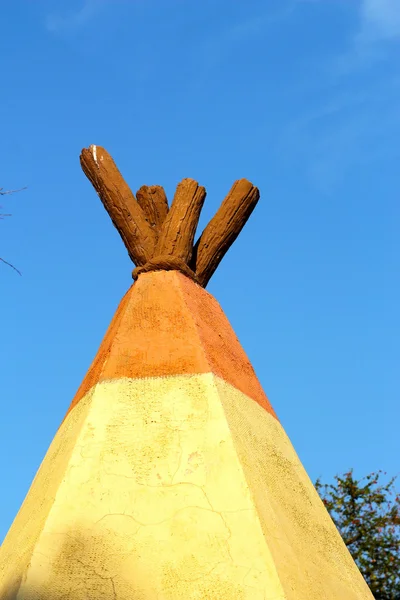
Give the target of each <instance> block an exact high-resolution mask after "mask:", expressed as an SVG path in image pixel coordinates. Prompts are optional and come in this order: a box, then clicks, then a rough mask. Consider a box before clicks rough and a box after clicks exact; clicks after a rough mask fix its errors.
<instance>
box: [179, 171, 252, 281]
mask: <svg viewBox="0 0 400 600" xmlns="http://www.w3.org/2000/svg"><path fill="white" fill-rule="evenodd" d="M259 198H260V192H259V191H258V189H257V188H256V187H255V186H254V185H253V184H252V183H250V181H247V179H239V180H238V181H235V183H234V184H233V186H232V188H231V190H230V192H229V194H228V195H227V196H226V197H225V199H224V200H223V202H222V204H221V206H220V208H219V209H218V211H217V213H216V214H215V216H214V217H213V218H212V219H211V221H210V222H209V224H208V225H207V227H206V228H205V229H204V231H203V233H202V234H201V236H200V238H199V239H198V241H197V243H196V245H195V247H194V249H193V255H192V259H191V261H190V263H189V266H190V268H191V269H192V270H193V271H194V272H195V273H196V275H197V278H198V281H199V283H200V285H202V286H203V287H206V285H207V283H208V282H209V280H210V278H211V277H212V275H213V273H214V272H215V270H216V269H217V267H218V265H219V263H220V262H221V260H222V259H223V257H224V256H225V254H226V253H227V251H228V250H229V248H230V246H231V245H232V244H233V242H234V241H235V240H236V238H237V236H238V235H239V233H240V232H241V230H242V229H243V227H244V225H245V223H246V221H247V219H248V218H249V217H250V215H251V213H252V212H253V210H254V208H255V206H256V204H257V202H258V200H259Z"/></svg>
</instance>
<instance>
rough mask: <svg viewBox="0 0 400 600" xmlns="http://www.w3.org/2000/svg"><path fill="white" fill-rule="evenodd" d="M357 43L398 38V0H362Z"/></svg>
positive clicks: (399, 22)
mask: <svg viewBox="0 0 400 600" xmlns="http://www.w3.org/2000/svg"><path fill="white" fill-rule="evenodd" d="M360 14H361V28H360V32H359V34H358V36H357V40H358V42H359V43H374V42H378V41H389V40H396V39H400V2H399V0H363V1H362V3H361V9H360Z"/></svg>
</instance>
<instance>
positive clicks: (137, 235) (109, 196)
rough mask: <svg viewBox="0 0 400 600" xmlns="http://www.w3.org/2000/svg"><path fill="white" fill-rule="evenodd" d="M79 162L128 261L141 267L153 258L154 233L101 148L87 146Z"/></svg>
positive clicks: (106, 153) (119, 174) (127, 187)
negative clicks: (123, 245)
mask: <svg viewBox="0 0 400 600" xmlns="http://www.w3.org/2000/svg"><path fill="white" fill-rule="evenodd" d="M80 161H81V166H82V169H83V172H84V173H85V175H86V176H87V178H88V179H89V180H90V182H91V183H92V185H93V187H94V188H95V190H96V192H97V194H98V195H99V197H100V200H101V201H102V203H103V205H104V208H105V209H106V211H107V212H108V214H109V215H110V218H111V220H112V222H113V223H114V225H115V227H116V228H117V230H118V232H119V234H120V236H121V238H122V240H123V242H124V244H125V246H126V248H127V250H128V253H129V256H130V258H131V259H132V261H133V262H134V263H135V264H136V265H137V266H141V265H144V264H145V263H146V262H147V261H148V260H149V259H150V258H151V257H152V256H153V253H154V247H155V243H156V233H155V231H154V229H153V228H152V227H151V226H150V224H149V223H148V222H147V220H146V217H145V214H144V212H143V210H142V209H141V208H140V206H139V204H138V203H137V202H136V199H135V197H134V195H133V193H132V191H131V190H130V188H129V186H128V184H127V183H126V182H125V180H124V178H123V177H122V175H121V173H120V172H119V170H118V168H117V166H116V164H115V163H114V161H113V159H112V158H111V156H110V155H109V154H108V152H107V151H106V150H105V149H104V148H102V147H101V146H90V147H89V148H85V149H84V150H82V153H81V156H80Z"/></svg>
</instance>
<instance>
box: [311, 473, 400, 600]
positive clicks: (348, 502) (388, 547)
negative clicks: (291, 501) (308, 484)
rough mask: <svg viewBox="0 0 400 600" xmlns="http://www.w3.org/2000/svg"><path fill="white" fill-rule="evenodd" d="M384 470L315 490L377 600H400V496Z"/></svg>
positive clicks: (341, 479)
mask: <svg viewBox="0 0 400 600" xmlns="http://www.w3.org/2000/svg"><path fill="white" fill-rule="evenodd" d="M382 475H386V473H383V472H382V471H378V473H371V474H370V475H367V476H366V477H363V478H362V479H360V480H357V479H355V478H354V476H353V471H352V470H351V471H349V472H348V473H345V474H344V475H343V476H339V475H337V476H336V477H335V482H334V483H332V484H323V483H321V480H320V479H318V480H317V482H316V484H315V487H316V489H317V491H318V493H319V495H320V496H321V498H322V501H323V503H324V504H325V506H326V508H327V509H328V512H329V514H330V515H331V517H332V519H333V521H334V523H335V525H336V527H337V528H338V530H339V533H340V535H341V536H342V538H343V540H344V542H345V544H346V546H347V547H348V549H349V551H350V553H351V555H352V556H353V558H354V560H355V562H356V564H357V565H358V568H359V569H360V571H361V573H362V574H363V576H364V579H365V580H366V582H367V584H368V585H369V587H370V589H371V592H372V594H373V595H374V597H375V599H376V600H400V495H399V494H398V493H396V490H395V480H396V477H394V478H392V479H391V480H390V481H389V482H388V483H386V484H384V483H381V482H380V481H379V479H380V478H381V477H382Z"/></svg>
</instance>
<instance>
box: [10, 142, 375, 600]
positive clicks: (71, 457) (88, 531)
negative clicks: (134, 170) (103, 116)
mask: <svg viewBox="0 0 400 600" xmlns="http://www.w3.org/2000/svg"><path fill="white" fill-rule="evenodd" d="M81 164H82V167H83V170H84V172H85V174H86V175H87V177H88V178H89V179H90V181H91V182H92V184H93V186H94V188H95V189H96V191H97V193H98V195H99V196H100V199H101V201H102V202H103V204H104V206H105V208H106V209H107V211H108V213H109V215H110V217H111V219H112V221H113V223H114V225H115V226H116V228H117V229H118V231H119V233H120V235H121V237H122V239H123V241H124V243H125V246H126V248H127V250H128V253H129V255H130V257H131V259H132V261H133V262H134V263H135V264H136V268H135V270H134V271H133V279H134V284H133V285H132V287H131V288H130V289H129V290H128V292H127V293H126V295H125V297H124V298H123V299H122V301H121V303H120V305H119V308H118V309H117V311H116V314H115V316H114V318H113V320H112V322H111V325H110V326H109V329H108V331H107V333H106V335H105V337H104V340H103V342H102V344H101V346H100V349H99V351H98V353H97V355H96V357H95V359H94V361H93V363H92V365H91V367H90V369H89V371H88V373H87V375H86V377H85V378H84V380H83V382H82V384H81V387H80V388H79V390H78V392H77V394H76V396H75V398H74V399H73V401H72V404H71V406H70V408H69V410H68V412H67V415H66V416H65V418H64V420H63V422H62V424H61V426H60V428H59V430H58V431H57V433H56V435H55V437H54V440H53V442H52V444H51V446H50V448H49V450H48V452H47V454H46V456H45V458H44V460H43V462H42V464H41V466H40V468H39V471H38V473H37V475H36V477H35V479H34V481H33V483H32V485H31V488H30V490H29V492H28V494H27V496H26V499H25V501H24V503H23V505H22V507H21V509H20V511H19V513H18V515H17V517H16V518H15V520H14V523H13V524H12V526H11V528H10V530H9V533H8V535H7V537H6V538H5V541H4V543H3V545H2V546H1V549H0V600H87V599H90V600H206V599H207V600H208V599H211V600H371V599H372V595H371V593H370V591H369V589H368V587H367V585H366V584H365V582H364V580H363V578H362V576H361V574H360V573H359V571H358V569H357V567H356V565H355V563H354V562H353V560H352V558H351V556H350V554H349V552H348V550H347V548H346V547H345V545H344V543H343V541H342V540H341V538H340V536H339V534H338V532H337V530H336V528H335V526H334V524H333V522H332V521H331V519H330V517H329V515H328V513H327V512H326V510H325V508H324V506H323V504H322V502H321V501H320V499H319V497H318V494H317V492H316V491H315V489H314V487H313V485H312V483H311V481H310V480H309V478H308V476H307V474H306V472H305V470H304V468H303V467H302V465H301V463H300V461H299V459H298V458H297V455H296V453H295V451H294V449H293V447H292V445H291V443H290V441H289V439H288V437H287V436H286V434H285V431H284V429H283V427H282V425H281V424H280V422H279V420H278V418H277V416H276V414H275V413H274V410H273V408H272V407H271V405H270V403H269V401H268V399H267V397H266V395H265V394H264V392H263V390H262V388H261V385H260V383H259V381H258V379H257V377H256V375H255V373H254V370H253V368H252V366H251V364H250V362H249V360H248V358H247V357H246V355H245V353H244V351H243V349H242V348H241V346H240V343H239V341H238V340H237V338H236V336H235V334H234V332H233V330H232V328H231V326H230V324H229V322H228V321H227V319H226V317H225V316H224V313H223V311H222V310H221V308H220V306H219V304H218V303H217V302H216V300H215V299H214V298H213V297H212V296H211V295H210V294H209V293H207V292H206V291H205V289H204V288H205V286H206V284H207V282H208V281H209V279H210V277H211V276H212V274H213V273H214V271H215V269H216V268H217V266H218V264H219V262H220V261H221V259H222V257H223V256H224V254H225V253H226V251H227V250H228V248H229V246H230V245H231V244H232V242H233V241H234V240H235V239H236V237H237V235H238V234H239V232H240V230H241V228H242V227H243V225H244V224H245V222H246V221H247V219H248V217H249V216H250V214H251V212H252V210H253V208H254V207H255V205H256V203H257V201H258V198H259V192H258V190H257V188H256V187H254V186H253V185H252V184H251V183H250V182H248V181H247V180H245V179H241V180H240V181H237V182H236V183H235V184H234V185H233V187H232V189H231V190H230V192H229V194H228V195H227V197H226V198H225V200H224V201H223V202H222V205H221V207H220V208H219V210H218V211H217V213H216V215H215V217H214V218H213V219H212V220H211V221H210V223H209V224H208V226H207V227H206V228H205V230H204V231H203V233H202V235H201V236H200V237H199V239H198V241H197V243H196V244H195V245H194V236H195V231H196V227H197V224H198V219H199V215H200V210H201V208H202V205H203V202H204V199H205V196H206V192H205V189H204V188H203V187H201V186H199V185H198V183H197V182H196V181H193V180H191V179H184V180H183V181H182V182H181V183H180V184H179V185H178V187H177V190H176V193H175V196H174V198H173V201H172V203H171V207H170V208H168V203H167V199H166V196H165V193H164V190H163V188H162V187H160V186H150V187H148V186H143V187H141V188H140V189H139V191H138V192H137V194H136V197H135V196H134V195H133V194H132V192H131V190H130V189H129V187H128V185H127V184H126V183H125V181H124V180H123V178H122V176H121V174H120V172H119V171H118V169H117V167H116V166H115V164H114V162H113V160H112V158H111V157H110V156H109V154H108V153H107V152H106V151H105V150H104V149H103V148H100V147H99V146H97V147H96V146H91V147H90V148H89V149H85V150H83V151H82V154H81Z"/></svg>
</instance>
